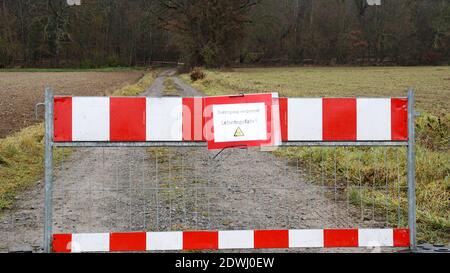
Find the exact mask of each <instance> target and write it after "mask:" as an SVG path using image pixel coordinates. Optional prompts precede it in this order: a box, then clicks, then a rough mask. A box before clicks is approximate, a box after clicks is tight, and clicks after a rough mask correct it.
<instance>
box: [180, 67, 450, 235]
mask: <svg viewBox="0 0 450 273" xmlns="http://www.w3.org/2000/svg"><path fill="white" fill-rule="evenodd" d="M206 74H207V76H206V78H205V79H203V80H199V81H196V82H191V80H190V78H189V75H187V74H183V75H181V77H182V78H183V80H185V81H186V82H188V83H190V84H192V85H193V86H194V87H196V88H198V89H200V90H202V91H203V92H205V93H206V94H207V95H222V94H230V93H259V92H275V91H276V92H279V94H280V96H282V97H347V96H348V97H394V96H406V90H407V88H408V87H412V88H414V89H415V92H416V101H417V106H416V107H417V108H418V110H419V111H421V112H422V114H421V117H420V118H418V120H417V123H416V128H417V142H418V145H417V146H418V147H417V204H418V211H417V215H418V219H417V220H418V232H419V234H418V239H419V241H428V242H440V243H449V242H450V177H449V175H450V114H449V109H450V106H449V103H450V67H364V68H347V67H345V68H316V67H311V68H296V67H289V68H241V69H234V70H231V71H216V70H207V71H206ZM349 151H350V152H349ZM374 152H377V149H376V148H364V149H361V148H350V149H345V148H338V149H337V150H336V153H337V155H336V156H337V158H339V160H338V163H337V164H338V166H336V167H337V170H338V172H339V173H338V176H339V177H341V178H343V177H345V176H346V175H348V176H349V177H350V180H351V181H350V182H351V183H352V185H353V186H356V185H358V184H359V183H362V184H363V185H372V183H373V179H372V178H373V176H374V173H381V174H383V173H385V172H387V173H395V171H394V170H393V168H395V166H396V165H395V163H394V162H388V164H387V166H385V165H384V164H382V162H380V163H378V164H372V165H373V166H372V167H371V168H364V169H363V173H362V174H361V176H359V175H358V176H357V175H356V174H355V173H356V172H358V171H360V170H361V166H360V163H358V162H357V161H356V160H355V159H360V160H362V162H363V163H364V164H368V165H369V166H370V164H371V162H368V160H370V158H373V157H371V156H370V155H371V154H372V153H374ZM329 153H330V150H329V149H328V150H327V149H323V148H312V149H311V148H290V149H280V150H278V151H277V152H276V154H277V155H279V156H284V157H289V158H292V159H295V160H296V159H299V160H300V163H301V164H304V165H306V164H308V162H310V161H311V160H312V162H313V166H315V168H316V170H315V172H316V173H318V172H320V169H321V168H323V169H324V170H325V171H326V172H328V173H327V175H330V176H331V175H333V171H334V169H335V168H334V166H333V165H334V161H333V160H332V158H333V156H334V155H333V156H332V155H331V154H329ZM333 153H334V152H333ZM387 153H388V154H390V155H392V154H393V153H395V151H394V150H393V149H388V151H387ZM400 156H401V158H400V162H403V163H402V166H401V169H402V170H405V172H406V168H405V164H406V160H405V157H406V154H405V152H402V153H400ZM322 158H326V160H325V161H322V160H321V159H322ZM327 158H328V159H327ZM347 172H348V173H347ZM403 174H405V173H403ZM357 177H362V178H360V179H358V178H357ZM403 177H405V175H403ZM401 184H402V185H403V186H405V185H406V179H405V178H404V179H403V180H402V181H401ZM348 190H349V191H350V192H348V194H349V196H351V200H352V201H353V202H355V203H357V204H359V203H360V202H363V203H364V204H366V205H368V206H375V208H376V209H377V210H379V211H383V212H386V211H389V213H392V214H395V213H396V210H397V208H398V206H400V208H401V209H402V211H403V213H406V208H407V203H406V200H407V199H406V192H403V193H402V195H401V197H400V201H398V200H399V198H397V197H395V198H393V197H392V196H391V195H389V194H386V193H385V192H384V191H371V192H366V193H361V192H360V191H355V190H354V188H352V187H350V188H349V189H348ZM399 202H400V204H399ZM391 219H392V220H394V219H396V218H395V217H392V218H391ZM393 224H397V222H394V221H393ZM401 224H403V225H405V224H406V223H405V222H404V223H401Z"/></svg>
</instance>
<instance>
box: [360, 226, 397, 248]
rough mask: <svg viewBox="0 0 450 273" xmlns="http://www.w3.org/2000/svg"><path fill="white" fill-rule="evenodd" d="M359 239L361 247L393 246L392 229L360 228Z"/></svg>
mask: <svg viewBox="0 0 450 273" xmlns="http://www.w3.org/2000/svg"><path fill="white" fill-rule="evenodd" d="M358 241H359V246H360V247H376V246H393V245H394V235H393V230H392V229H359V230H358Z"/></svg>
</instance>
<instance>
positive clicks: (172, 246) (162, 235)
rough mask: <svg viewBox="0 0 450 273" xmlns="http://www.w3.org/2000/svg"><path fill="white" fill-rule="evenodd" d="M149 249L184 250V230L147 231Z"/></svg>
mask: <svg viewBox="0 0 450 273" xmlns="http://www.w3.org/2000/svg"><path fill="white" fill-rule="evenodd" d="M146 240H147V250H182V249H183V232H181V231H173V232H147V239H146Z"/></svg>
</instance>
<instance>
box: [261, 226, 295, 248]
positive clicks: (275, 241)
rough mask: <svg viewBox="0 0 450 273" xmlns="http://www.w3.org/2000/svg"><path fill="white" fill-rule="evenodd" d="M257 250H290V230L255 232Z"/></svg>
mask: <svg viewBox="0 0 450 273" xmlns="http://www.w3.org/2000/svg"><path fill="white" fill-rule="evenodd" d="M254 236H255V237H254V243H255V248H288V247H289V231H288V230H255V231H254Z"/></svg>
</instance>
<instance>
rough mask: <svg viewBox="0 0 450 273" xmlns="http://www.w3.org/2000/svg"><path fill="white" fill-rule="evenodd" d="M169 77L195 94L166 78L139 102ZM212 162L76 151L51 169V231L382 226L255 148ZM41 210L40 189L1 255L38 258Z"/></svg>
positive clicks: (21, 203)
mask: <svg viewBox="0 0 450 273" xmlns="http://www.w3.org/2000/svg"><path fill="white" fill-rule="evenodd" d="M166 77H172V79H173V81H174V84H175V86H176V88H177V89H178V90H179V92H180V93H181V94H183V96H200V95H201V93H200V92H199V91H197V90H195V89H193V88H192V87H190V86H189V85H187V84H186V83H184V82H183V81H182V80H180V79H179V78H178V77H176V76H174V71H171V70H170V71H166V72H164V73H162V74H161V75H160V77H158V78H157V79H156V80H155V82H154V84H153V85H152V86H151V87H149V88H148V90H146V91H145V93H144V95H146V96H161V95H162V92H163V88H164V79H165V78H166ZM216 154H217V152H215V151H208V150H207V149H206V148H171V149H148V150H147V149H144V148H108V149H106V148H89V149H87V148H86V149H78V150H76V151H74V152H73V154H72V155H71V156H70V157H69V158H68V159H67V160H66V161H65V162H63V164H61V165H60V166H59V167H58V169H57V170H56V171H55V181H54V188H55V191H54V208H55V209H54V232H55V233H71V232H110V231H143V230H145V231H168V230H186V229H191V230H210V229H214V230H217V229H219V230H224V229H225V230H231V229H287V228H299V229H301V228H325V227H328V228H349V227H377V226H378V227H381V224H379V223H376V222H373V221H372V220H368V219H365V220H364V219H362V220H361V219H360V217H359V214H358V211H357V209H356V208H354V207H352V206H351V205H348V203H347V202H346V200H336V199H334V198H329V195H330V191H328V190H326V189H324V188H322V187H320V186H318V185H315V184H311V183H308V182H307V180H306V179H305V176H306V175H305V173H304V172H303V171H302V170H300V169H299V168H298V167H297V164H295V163H294V164H292V162H287V161H286V160H284V159H280V158H277V157H275V156H274V155H273V154H272V153H269V152H261V151H260V150H258V149H246V150H240V149H233V150H225V151H224V152H223V153H221V155H219V156H218V157H217V158H215V159H214V156H215V155H216ZM331 196H333V195H331ZM42 204H43V183H42V182H38V183H37V184H36V186H35V187H32V188H30V189H28V190H27V191H25V192H24V193H22V194H21V195H20V196H19V197H18V198H17V202H16V203H15V205H14V208H13V209H12V210H11V211H9V212H8V213H6V214H4V215H3V216H2V217H0V221H1V222H0V223H1V229H0V251H14V250H30V251H41V246H42V234H43V229H42V218H43V217H42V216H43V210H42ZM254 251H256V250H254ZM264 251H265V252H267V250H264ZM278 251H280V250H277V252H278ZM283 251H290V252H311V251H312V252H317V251H319V252H323V251H332V252H336V251H372V250H370V249H357V250H355V249H352V250H343V249H340V250H336V249H328V250H325V249H295V250H283ZM388 251H389V250H388ZM257 252H260V251H257Z"/></svg>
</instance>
